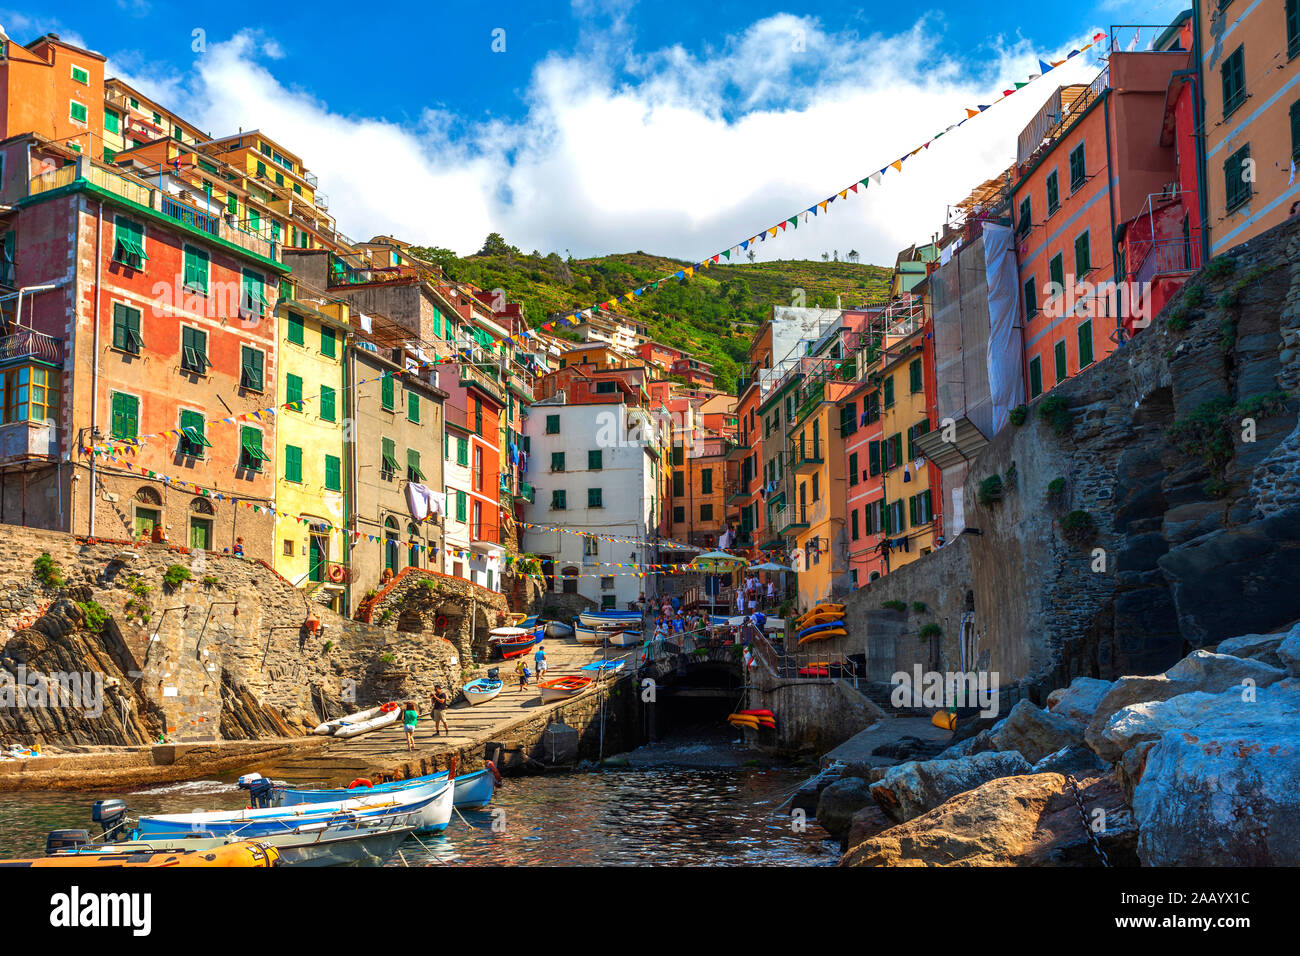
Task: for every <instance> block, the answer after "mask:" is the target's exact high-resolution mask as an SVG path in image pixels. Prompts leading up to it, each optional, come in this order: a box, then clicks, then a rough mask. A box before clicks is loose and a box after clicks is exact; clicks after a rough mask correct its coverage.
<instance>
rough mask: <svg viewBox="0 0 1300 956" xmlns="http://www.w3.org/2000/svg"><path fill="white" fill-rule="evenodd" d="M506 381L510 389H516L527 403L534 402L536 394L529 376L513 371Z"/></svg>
mask: <svg viewBox="0 0 1300 956" xmlns="http://www.w3.org/2000/svg"><path fill="white" fill-rule="evenodd" d="M506 381H507V382H508V384H509V387H510V388H512V389H514V391H515V392H516V393H517V394H518V395H520V396H521V397H522V398H523V399H524V400H525V401H527V402H529V403H531V402H532V401H533V399H534V396H535V394H536V393H535V392H534V390H533V382H532V380H531V379H530V378H529V377H528V376H527V375H525V374H524V373H522V372H516V371H515V370H514V369H511V370H510V372H509V374H508V377H507V379H506Z"/></svg>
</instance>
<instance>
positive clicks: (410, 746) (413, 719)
mask: <svg viewBox="0 0 1300 956" xmlns="http://www.w3.org/2000/svg"><path fill="white" fill-rule="evenodd" d="M419 719H420V715H419V714H418V713H417V712H416V710H415V701H412V700H408V701H407V702H406V704H405V706H404V707H403V708H402V729H403V730H405V731H406V751H407V753H410V752H411V751H413V750H415V725H416V723H417V722H418V721H419Z"/></svg>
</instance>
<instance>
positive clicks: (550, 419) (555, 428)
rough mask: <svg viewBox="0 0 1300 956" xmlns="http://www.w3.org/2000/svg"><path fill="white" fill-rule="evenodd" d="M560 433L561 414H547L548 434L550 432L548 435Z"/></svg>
mask: <svg viewBox="0 0 1300 956" xmlns="http://www.w3.org/2000/svg"><path fill="white" fill-rule="evenodd" d="M559 433H560V416H559V415H547V416H546V434H548V435H558V434H559Z"/></svg>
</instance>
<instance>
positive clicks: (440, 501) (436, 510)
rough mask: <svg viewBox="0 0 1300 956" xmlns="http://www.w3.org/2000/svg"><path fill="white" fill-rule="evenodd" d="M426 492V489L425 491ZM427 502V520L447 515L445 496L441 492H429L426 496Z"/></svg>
mask: <svg viewBox="0 0 1300 956" xmlns="http://www.w3.org/2000/svg"><path fill="white" fill-rule="evenodd" d="M426 490H428V489H426ZM427 499H428V502H429V518H430V519H432V518H433V516H434V515H439V516H445V515H446V514H447V496H446V494H444V493H443V492H441V491H429V493H428V495H427Z"/></svg>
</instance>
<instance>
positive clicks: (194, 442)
mask: <svg viewBox="0 0 1300 956" xmlns="http://www.w3.org/2000/svg"><path fill="white" fill-rule="evenodd" d="M211 447H212V445H211V443H210V442H209V441H208V439H207V437H206V436H205V435H204V434H203V415H202V413H201V412H192V411H190V410H189V409H187V408H183V409H181V437H180V443H179V445H178V447H177V449H176V453H177V454H178V455H181V456H183V457H185V458H202V457H203V449H205V448H211Z"/></svg>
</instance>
